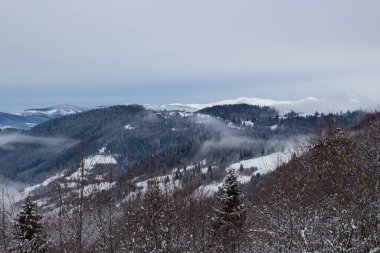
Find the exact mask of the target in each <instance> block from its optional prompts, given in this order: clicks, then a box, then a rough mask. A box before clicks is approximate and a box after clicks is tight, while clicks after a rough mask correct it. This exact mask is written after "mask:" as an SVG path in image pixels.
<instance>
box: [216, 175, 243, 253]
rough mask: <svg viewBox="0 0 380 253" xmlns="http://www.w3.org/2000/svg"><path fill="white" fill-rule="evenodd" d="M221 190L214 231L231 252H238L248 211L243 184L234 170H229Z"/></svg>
mask: <svg viewBox="0 0 380 253" xmlns="http://www.w3.org/2000/svg"><path fill="white" fill-rule="evenodd" d="M219 190H220V196H219V197H218V200H219V201H218V202H219V205H218V207H216V208H215V209H214V210H215V216H214V217H213V225H214V231H215V233H216V235H217V236H218V237H219V238H220V239H221V242H222V243H223V244H226V246H227V247H228V248H229V250H230V251H231V252H237V251H238V250H239V248H240V241H241V237H242V235H243V232H244V222H245V218H246V209H245V205H244V203H243V194H242V192H241V184H240V182H239V181H238V178H237V175H236V172H235V170H234V169H229V170H228V173H227V177H226V178H225V179H224V182H223V185H222V186H221V187H219ZM224 250H228V249H224Z"/></svg>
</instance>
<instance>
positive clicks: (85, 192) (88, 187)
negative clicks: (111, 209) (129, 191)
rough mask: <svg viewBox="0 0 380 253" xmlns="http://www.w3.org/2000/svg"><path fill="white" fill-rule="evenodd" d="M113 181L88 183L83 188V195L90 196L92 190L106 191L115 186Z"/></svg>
mask: <svg viewBox="0 0 380 253" xmlns="http://www.w3.org/2000/svg"><path fill="white" fill-rule="evenodd" d="M115 184H116V183H115V182H112V183H110V182H100V183H96V184H89V185H86V186H85V187H84V188H83V195H84V196H85V197H88V196H90V195H91V194H93V193H94V192H101V191H108V190H110V189H111V188H112V187H114V186H115Z"/></svg>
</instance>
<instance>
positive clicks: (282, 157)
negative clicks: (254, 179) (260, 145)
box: [228, 152, 291, 175]
mask: <svg viewBox="0 0 380 253" xmlns="http://www.w3.org/2000/svg"><path fill="white" fill-rule="evenodd" d="M290 157H291V153H290V152H284V153H282V152H276V153H272V154H270V155H266V156H261V157H258V158H253V159H248V160H242V161H240V162H237V163H234V164H231V165H230V166H228V168H232V169H235V170H239V168H240V165H243V167H244V168H252V167H255V168H257V170H256V171H255V172H254V175H256V174H258V173H260V174H266V173H269V172H271V171H273V170H274V169H275V168H277V167H278V166H279V165H281V164H283V163H286V162H288V161H289V159H290Z"/></svg>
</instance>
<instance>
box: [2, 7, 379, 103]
mask: <svg viewBox="0 0 380 253" xmlns="http://www.w3.org/2000/svg"><path fill="white" fill-rule="evenodd" d="M0 1H1V3H2V8H1V9H0V55H1V58H0V88H1V91H2V92H1V94H0V101H2V102H0V108H1V107H5V106H7V105H8V104H10V103H12V101H16V100H18V103H26V102H25V101H28V100H29V101H30V102H28V103H33V105H35V104H37V103H41V102H40V101H42V102H43V103H54V102H55V101H59V103H61V102H73V103H78V104H80V103H86V105H88V104H90V103H94V102H93V101H94V100H96V101H97V102H98V103H99V104H105V103H115V101H116V103H120V102H133V103H168V102H178V99H180V102H186V103H189V102H208V101H206V99H209V100H215V99H217V100H219V99H225V98H231V96H234V97H238V96H243V95H244V96H252V97H265V98H267V97H269V98H273V99H300V98H303V97H307V96H315V97H331V96H332V97H333V96H335V95H336V94H338V93H342V92H345V93H348V94H347V96H348V97H349V98H351V96H355V97H354V98H356V96H364V97H366V98H367V97H368V98H371V99H375V100H376V102H378V97H379V95H380V88H379V87H380V85H379V82H380V76H379V74H378V73H379V70H380V58H379V57H377V56H378V55H379V54H380V47H379V45H380V33H379V32H378V31H379V24H380V16H379V15H378V10H379V9H380V2H379V1H365V2H363V1H355V0H336V1H330V0H321V1H312V2H310V1H304V0H284V1H275V0H267V1H258V0H241V1H229V0H218V1H216V0H212V1H201V0H194V1H186V2H185V1H176V0H162V1H152V0H141V1H132V0H109V1H102V0H91V1H90V0H83V1H74V0H69V1H48V0H39V1H33V2H31V1H27V0H20V1H5V0H0ZM79 86H81V87H82V88H79ZM215 87H217V89H218V90H215ZM20 91H28V92H27V93H26V92H24V94H29V95H21V94H20ZM216 91H217V92H216ZM84 94H87V95H84ZM25 96H29V97H27V98H26V99H25ZM31 97H33V98H34V99H35V100H33V99H32V98H31ZM174 100H176V101H174Z"/></svg>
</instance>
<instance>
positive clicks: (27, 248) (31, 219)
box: [11, 196, 46, 253]
mask: <svg viewBox="0 0 380 253" xmlns="http://www.w3.org/2000/svg"><path fill="white" fill-rule="evenodd" d="M41 219H42V216H41V215H38V214H37V212H36V205H35V204H34V203H33V201H32V200H31V198H30V196H28V197H27V198H26V199H25V202H24V204H23V206H22V210H21V211H20V213H19V214H18V215H17V218H16V220H15V222H16V226H15V229H16V231H15V233H14V247H12V251H11V252H18V253H32V252H33V253H45V252H46V236H45V233H44V227H43V225H42V223H41Z"/></svg>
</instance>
